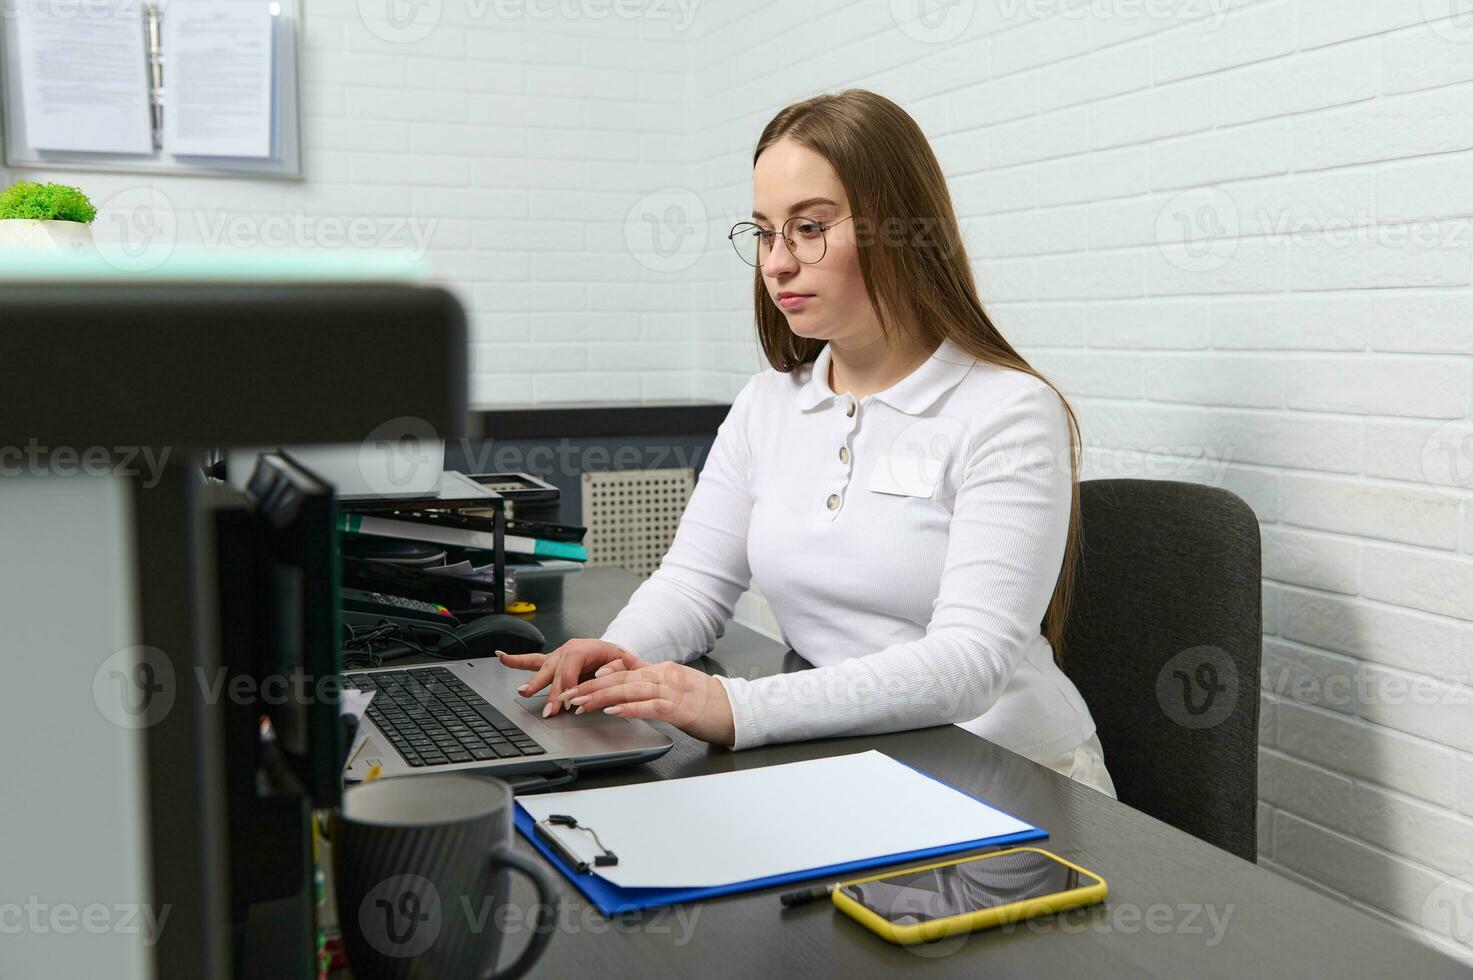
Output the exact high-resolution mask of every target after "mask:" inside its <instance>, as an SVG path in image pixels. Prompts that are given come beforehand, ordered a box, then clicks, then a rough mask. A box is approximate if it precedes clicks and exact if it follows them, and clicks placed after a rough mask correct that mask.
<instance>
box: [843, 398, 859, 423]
mask: <svg viewBox="0 0 1473 980" xmlns="http://www.w3.org/2000/svg"><path fill="white" fill-rule="evenodd" d="M858 407H859V406H858V405H856V404H854V403H853V402H850V403H849V409H848V410H847V411H846V412H845V413H844V414H845V415H847V416H849V417H850V418H851V419H852V418H854V411H855V409H857V408H858Z"/></svg>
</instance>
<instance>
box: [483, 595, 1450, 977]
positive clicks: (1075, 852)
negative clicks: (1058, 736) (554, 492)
mask: <svg viewBox="0 0 1473 980" xmlns="http://www.w3.org/2000/svg"><path fill="white" fill-rule="evenodd" d="M638 584H639V579H638V578H637V577H636V576H634V575H632V574H631V573H629V572H625V571H623V570H621V569H609V568H588V569H584V570H582V571H579V572H575V573H572V574H570V575H567V576H560V577H557V578H541V579H538V578H529V579H526V580H524V581H523V582H522V583H520V587H521V596H522V597H523V598H527V599H530V600H531V601H533V602H535V603H537V605H538V612H537V613H536V615H535V621H536V622H537V624H538V626H539V628H541V629H542V631H543V633H544V635H546V636H547V639H548V642H549V644H550V645H549V647H548V649H553V648H554V647H555V646H556V645H557V644H559V643H561V642H562V641H563V640H565V639H568V638H570V637H575V636H598V635H599V634H600V633H601V632H602V631H603V628H604V626H606V625H607V624H608V622H609V621H610V620H611V619H612V618H613V617H614V615H615V614H617V613H618V611H619V610H620V609H621V608H622V607H623V605H624V603H625V601H626V600H627V599H628V596H629V594H630V593H631V592H632V591H633V590H634V588H635V587H636V586H637V585H638ZM703 663H705V664H706V666H707V667H708V669H715V670H721V671H724V672H726V673H728V674H732V675H740V676H744V677H754V676H759V675H765V674H771V673H776V672H778V671H781V670H784V669H798V668H801V667H802V666H804V663H803V661H801V660H799V659H798V658H797V657H796V656H794V655H792V654H790V653H789V652H788V651H787V650H786V649H785V648H784V647H783V646H781V645H780V644H778V643H775V642H773V641H772V640H769V639H767V638H765V637H763V636H761V635H760V634H757V633H755V632H753V631H751V630H749V629H746V628H744V627H741V626H737V625H735V624H733V625H732V626H730V628H729V629H728V631H727V633H726V635H725V636H724V637H723V638H722V639H721V641H720V642H719V643H718V644H717V646H716V649H715V650H714V651H713V653H712V654H711V655H710V656H709V657H708V658H706V659H705V661H703ZM670 731H671V733H672V735H673V737H674V738H675V743H676V744H675V748H673V749H672V750H671V751H670V752H669V753H668V754H667V755H665V756H664V757H663V758H661V759H658V760H656V761H655V762H653V763H650V764H647V765H644V766H638V767H634V768H632V769H624V770H616V771H612V772H606V773H594V774H588V775H585V776H581V777H580V778H579V780H578V782H577V783H576V784H575V788H589V787H594V786H608V785H615V784H619V783H631V782H642V781H645V780H651V779H670V778H674V777H679V776H694V775H701V774H704V773H713V772H728V771H730V770H733V769H746V768H749V767H754V766H768V765H774V764H778V763H784V762H795V761H797V760H800V759H810V758H814V757H817V756H827V755H835V754H838V753H845V752H860V751H864V750H867V749H879V750H881V751H883V752H885V753H887V754H889V755H891V756H893V757H894V758H896V759H899V760H900V761H902V762H905V763H908V764H910V765H912V766H915V767H917V768H919V769H923V770H925V771H927V772H930V773H933V774H935V775H936V776H938V777H940V778H942V779H944V780H946V781H947V782H950V783H952V784H953V785H955V786H958V787H960V788H962V789H964V790H966V791H967V792H969V793H973V794H976V795H977V796H980V797H982V798H983V799H985V800H988V801H989V802H991V803H994V804H996V805H997V806H999V807H1001V808H1003V809H1004V810H1007V811H1008V812H1010V813H1013V814H1016V815H1017V816H1018V817H1020V818H1022V819H1024V820H1027V821H1030V822H1032V823H1034V824H1037V825H1038V826H1040V827H1043V828H1044V829H1046V830H1048V831H1049V833H1050V838H1049V840H1048V841H1046V842H1044V843H1043V845H1042V846H1044V847H1047V848H1049V849H1050V850H1053V851H1055V852H1057V853H1058V854H1061V855H1063V856H1066V857H1068V858H1069V859H1071V860H1073V861H1075V862H1076V863H1078V864H1080V865H1082V866H1083V867H1086V868H1089V869H1090V870H1092V871H1095V872H1098V873H1099V874H1100V875H1102V876H1103V877H1104V878H1105V880H1106V881H1107V882H1108V883H1109V886H1110V897H1109V899H1108V900H1107V901H1106V902H1105V903H1103V904H1101V905H1097V906H1093V907H1091V908H1089V909H1077V910H1074V911H1073V912H1069V913H1063V914H1061V915H1059V916H1055V917H1050V918H1046V919H1040V920H1034V921H1033V922H1032V923H1031V924H1028V923H1024V924H1018V925H1016V926H1014V927H1013V928H1012V929H1011V930H1010V931H1002V930H996V929H994V930H989V931H987V932H979V933H972V934H969V935H967V936H962V937H956V938H954V939H951V940H947V941H944V942H942V943H939V944H937V945H935V946H932V947H911V948H906V947H900V946H893V945H891V944H889V943H887V942H884V941H883V940H881V939H880V938H879V937H877V936H875V935H874V934H873V933H870V932H869V931H867V930H865V929H864V928H862V927H861V926H859V925H858V924H857V923H855V922H854V921H852V920H851V919H849V918H848V916H845V915H843V914H842V913H840V912H838V911H837V910H835V909H834V908H833V906H832V905H831V904H830V903H828V902H826V901H824V902H814V903H811V904H809V905H807V906H802V907H799V908H795V909H790V910H786V911H784V910H782V909H781V908H780V906H779V905H778V900H777V896H778V894H779V893H780V892H782V891H783V890H785V889H783V888H769V889H765V890H762V891H756V892H748V893H744V894H739V895H730V896H726V897H723V898H718V899H714V900H712V901H707V902H700V903H695V904H690V905H683V906H677V907H674V908H667V909H650V910H646V911H644V912H642V913H639V914H629V915H623V916H618V917H615V918H613V919H605V918H604V917H603V916H602V915H600V914H599V912H598V911H597V910H596V909H595V908H593V907H592V906H591V905H589V904H588V902H587V901H586V900H585V899H584V898H583V896H582V895H581V894H580V893H579V892H578V891H577V890H576V889H575V888H573V887H572V885H571V884H568V883H567V881H566V880H565V879H563V878H562V876H561V875H557V874H556V873H555V877H557V880H558V882H559V884H560V886H561V888H562V900H563V907H562V909H561V913H560V916H559V919H558V923H557V932H558V934H557V935H556V936H554V937H553V940H552V943H551V946H550V948H549V949H548V951H547V953H546V954H545V955H544V956H543V958H542V960H541V961H540V963H539V964H538V965H537V967H536V968H535V970H534V975H535V976H545V977H560V978H561V977H605V976H617V977H625V976H630V977H649V976H699V977H703V978H705V977H720V976H743V977H751V976H766V977H782V976H822V977H831V976H876V975H881V974H882V973H884V972H888V971H901V970H905V971H915V972H924V973H927V974H935V975H963V974H965V975H970V976H982V975H986V976H989V977H1000V976H1001V977H1012V976H1030V977H1032V976H1042V977H1065V976H1091V977H1104V976H1122V977H1139V976H1162V977H1174V978H1175V977H1233V978H1241V977H1319V976H1324V977H1330V976H1333V977H1378V978H1383V977H1417V978H1419V980H1420V978H1424V977H1452V976H1459V977H1465V976H1468V975H1469V971H1468V970H1467V969H1466V968H1464V967H1463V966H1461V965H1460V964H1458V963H1457V962H1455V961H1453V960H1451V959H1449V958H1446V957H1444V956H1442V955H1440V954H1439V953H1437V952H1435V951H1433V950H1431V949H1429V948H1427V947H1425V946H1423V945H1421V944H1420V943H1418V942H1416V941H1415V940H1413V939H1412V938H1410V937H1408V936H1406V935H1405V934H1403V933H1401V932H1399V931H1397V930H1396V929H1394V928H1393V927H1391V926H1389V925H1386V924H1384V923H1382V922H1380V921H1378V920H1376V919H1372V918H1371V917H1369V916H1367V915H1365V914H1363V913H1361V912H1359V911H1356V910H1355V909H1353V908H1350V907H1348V906H1344V905H1341V904H1339V903H1337V902H1335V901H1333V900H1331V899H1329V898H1326V897H1324V896H1322V895H1320V894H1318V893H1316V892H1313V891H1311V890H1309V889H1308V888H1305V887H1304V886H1302V885H1298V884H1295V883H1294V882H1291V881H1289V880H1287V879H1285V878H1282V877H1279V876H1278V875H1275V874H1274V873H1272V872H1270V871H1267V870H1265V869H1262V868H1259V867H1256V866H1255V865H1253V864H1250V863H1248V862H1246V861H1243V860H1241V859H1240V858H1237V857H1234V856H1233V855H1231V854H1228V853H1227V852H1226V851H1222V850H1219V849H1217V848H1215V847H1212V846H1211V845H1209V844H1205V843H1203V842H1201V841H1199V840H1197V839H1196V838H1194V837H1190V836H1188V835H1187V834H1184V833H1182V832H1181V831H1178V830H1176V829H1174V828H1172V827H1170V826H1168V825H1166V824H1164V823H1161V822H1160V821H1158V820H1155V819H1153V818H1152V817H1148V816H1146V815H1145V814H1143V813H1141V812H1139V811H1137V810H1133V809H1131V808H1130V807H1127V806H1125V805H1123V804H1121V803H1118V802H1116V801H1115V800H1111V799H1109V798H1107V797H1105V796H1102V795H1100V794H1099V793H1097V792H1095V791H1094V790H1092V789H1089V788H1088V787H1085V786H1081V785H1079V784H1077V783H1074V782H1071V781H1070V780H1068V779H1065V778H1064V777H1062V776H1059V775H1058V774H1056V773H1054V772H1051V771H1049V770H1047V769H1045V768H1043V767H1042V766H1039V765H1037V764H1035V763H1033V762H1031V761H1029V760H1027V759H1024V758H1022V757H1021V756H1018V755H1014V754H1013V753H1011V752H1008V751H1006V750H1004V749H1001V748H999V747H997V746H995V745H993V744H992V743H990V742H987V741H984V740H983V739H980V738H978V737H976V736H974V735H972V734H970V733H969V732H966V731H963V730H962V729H960V728H957V727H955V726H953V725H942V726H939V727H936V728H929V729H923V730H920V731H913V732H904V733H900V734H894V735H882V736H875V737H859V738H844V739H830V740H825V741H817V742H802V743H794V744H788V745H776V746H768V747H764V748H759V749H750V750H747V751H743V752H731V751H728V750H725V749H719V748H713V747H710V746H707V745H706V744H705V743H702V742H697V741H695V740H694V739H691V738H688V737H686V736H685V735H684V734H682V733H681V732H678V731H674V730H673V729H670ZM1247 818H1248V819H1252V815H1248V817H1247ZM518 846H519V847H521V848H522V849H523V850H525V851H526V853H528V854H535V853H536V851H534V850H533V848H532V847H531V846H530V845H529V844H527V843H526V842H525V841H524V840H521V839H520V838H519V839H518ZM711 846H712V847H720V846H721V842H720V841H719V840H713V841H712V842H711ZM513 898H514V901H516V902H518V903H520V906H521V907H522V908H526V907H527V905H528V903H529V902H531V901H532V900H533V898H532V895H531V891H530V889H529V888H526V887H525V886H524V885H523V884H522V883H521V882H520V881H519V880H518V884H517V886H516V887H515V889H514V893H513ZM507 924H508V926H510V930H509V931H511V932H513V933H516V932H518V931H520V935H514V936H511V937H510V938H509V939H508V948H507V949H506V950H505V951H504V952H503V962H502V965H503V966H504V965H505V964H506V963H508V962H510V959H511V957H512V955H513V954H514V953H515V951H516V950H517V949H520V948H521V945H522V943H523V942H524V941H525V938H526V931H527V929H528V928H529V927H528V926H527V925H526V923H525V920H524V919H523V918H520V917H510V918H508V919H507Z"/></svg>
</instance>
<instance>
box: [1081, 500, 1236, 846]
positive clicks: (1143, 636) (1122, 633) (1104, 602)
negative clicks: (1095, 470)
mask: <svg viewBox="0 0 1473 980" xmlns="http://www.w3.org/2000/svg"><path fill="white" fill-rule="evenodd" d="M1079 491H1080V532H1081V533H1080V538H1081V542H1080V565H1079V567H1078V571H1077V573H1076V578H1075V592H1074V601H1073V604H1072V605H1071V606H1070V611H1069V617H1068V620H1067V621H1066V624H1065V629H1064V643H1063V650H1062V664H1063V669H1064V672H1065V673H1066V674H1068V675H1069V677H1070V678H1071V679H1072V680H1073V681H1074V683H1075V685H1076V686H1078V688H1079V691H1080V693H1081V694H1083V695H1084V700H1085V702H1086V703H1087V704H1088V705H1089V709H1090V712H1091V713H1092V714H1093V715H1094V718H1095V723H1096V725H1097V727H1098V731H1099V737H1100V744H1101V745H1102V746H1103V747H1104V750H1105V763H1106V765H1107V766H1108V767H1109V769H1110V776H1111V778H1112V779H1113V780H1114V783H1115V789H1116V792H1117V793H1118V794H1119V797H1120V800H1121V801H1122V802H1124V803H1127V804H1129V805H1130V806H1133V807H1135V808H1137V809H1139V810H1144V811H1145V812H1146V813H1149V814H1151V815H1152V816H1154V817H1157V818H1158V819H1160V820H1164V821H1165V822H1167V823H1169V824H1171V825H1172V826H1175V827H1178V828H1180V829H1181V830H1185V831H1186V832H1187V833H1189V834H1193V835H1194V836H1196V837H1200V838H1201V839H1202V840H1205V841H1207V842H1208V843H1211V844H1216V845H1217V846H1218V847H1221V848H1224V849H1225V850H1228V851H1231V852H1232V853H1234V854H1237V855H1238V856H1239V857H1243V858H1246V859H1248V860H1249V861H1253V860H1255V857H1256V854H1257V846H1258V842H1257V837H1258V833H1257V821H1256V814H1255V810H1256V804H1257V801H1258V688H1259V662H1260V660H1261V657H1262V653H1263V609H1262V592H1261V583H1260V565H1261V561H1260V553H1259V536H1258V520H1257V518H1256V517H1255V516H1254V514H1253V511H1252V510H1250V509H1249V507H1248V505H1247V504H1246V503H1244V502H1243V500H1242V499H1241V498H1239V497H1237V496H1236V495H1234V494H1232V493H1230V492H1228V491H1226V490H1222V489H1218V488H1214V487H1206V486H1200V485H1198V484H1193V483H1180V482H1175V481H1168V480H1088V481H1085V482H1083V483H1081V484H1080V486H1079Z"/></svg>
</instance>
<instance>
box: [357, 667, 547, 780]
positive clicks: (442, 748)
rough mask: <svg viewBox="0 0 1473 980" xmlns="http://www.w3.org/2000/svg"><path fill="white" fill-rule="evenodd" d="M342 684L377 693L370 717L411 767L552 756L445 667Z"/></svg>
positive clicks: (364, 676)
mask: <svg viewBox="0 0 1473 980" xmlns="http://www.w3.org/2000/svg"><path fill="white" fill-rule="evenodd" d="M343 683H344V684H345V685H346V686H348V687H355V688H358V689H359V690H362V691H374V692H375V693H374V696H373V700H372V701H371V702H369V705H368V718H369V720H370V721H372V722H373V723H374V724H375V725H377V726H378V730H379V731H381V732H383V734H384V737H385V738H387V739H388V740H389V741H390V742H391V743H392V744H393V746H394V748H395V750H397V751H398V753H399V754H400V755H402V756H403V757H404V761H405V762H407V763H409V764H410V765H411V766H415V767H420V766H438V765H444V764H446V763H451V762H489V761H492V760H495V759H516V758H522V757H524V756H535V755H546V754H547V750H546V749H544V748H543V747H542V746H540V745H538V744H537V742H536V741H535V740H534V739H533V738H532V736H530V735H528V734H527V733H526V732H524V731H522V730H521V729H520V728H518V727H517V726H516V725H514V724H512V722H511V720H510V719H508V718H507V717H506V715H503V714H502V713H501V712H500V711H497V710H496V709H495V708H493V707H492V706H491V704H490V703H489V702H488V701H487V700H486V699H485V698H483V697H481V696H480V695H479V694H477V693H476V692H475V691H474V690H472V689H471V686H470V685H469V684H467V683H466V682H465V681H463V680H461V679H460V678H459V677H456V676H455V675H454V674H452V673H451V672H450V671H449V670H447V669H446V668H444V667H422V668H418V669H415V670H376V671H373V672H372V673H349V674H344V675H343Z"/></svg>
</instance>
